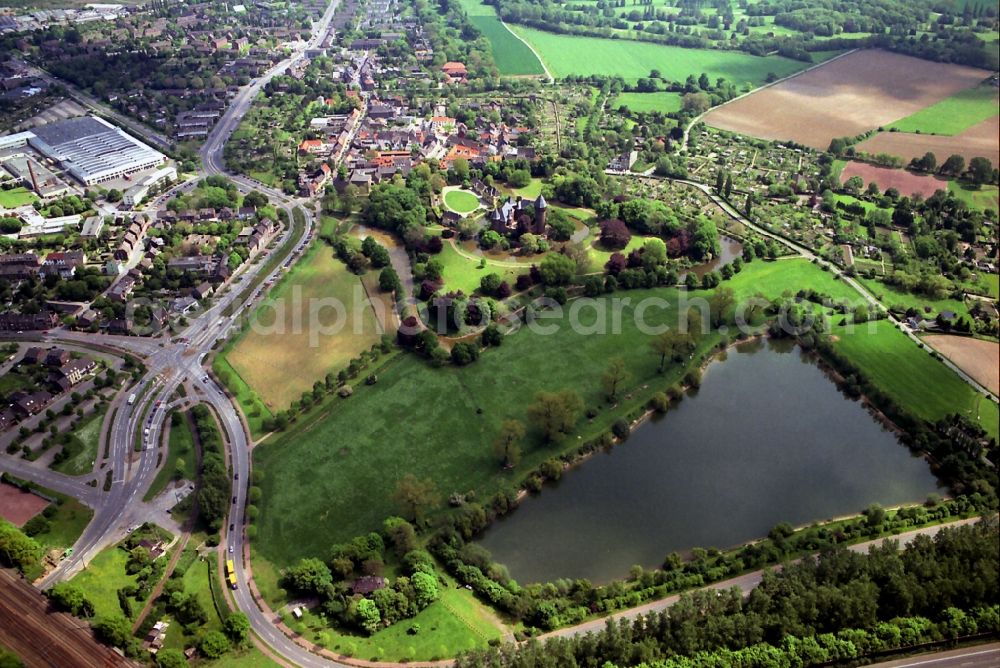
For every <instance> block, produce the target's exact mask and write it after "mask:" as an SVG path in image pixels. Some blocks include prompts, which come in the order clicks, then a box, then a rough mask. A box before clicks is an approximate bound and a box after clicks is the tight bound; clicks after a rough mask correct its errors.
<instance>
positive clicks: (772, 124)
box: [705, 50, 989, 150]
mask: <svg viewBox="0 0 1000 668" xmlns="http://www.w3.org/2000/svg"><path fill="white" fill-rule="evenodd" d="M988 75H989V73H988V72H985V71H983V70H977V69H974V68H971V67H962V66H958V65H945V64H941V63H931V62H927V61H923V60H918V59H916V58H911V57H910V56H903V55H899V54H895V53H888V52H886V51H875V50H864V51H856V52H854V53H851V54H849V55H847V56H844V57H842V58H838V59H836V60H833V61H831V62H829V63H826V64H824V65H823V66H822V67H817V68H816V69H813V70H810V71H809V72H805V73H803V74H801V75H799V76H796V77H793V78H791V79H789V80H787V81H783V82H781V83H779V84H777V85H775V86H771V87H769V88H766V89H764V90H761V91H758V92H756V93H754V94H753V95H750V96H747V97H745V98H742V99H740V100H736V101H735V102H732V103H730V104H727V105H725V106H722V107H719V108H718V109H715V110H713V111H711V112H709V113H708V115H706V116H705V122H706V123H707V124H708V125H711V126H713V127H717V128H721V129H723V130H731V131H734V132H739V133H742V134H748V135H751V136H754V137H761V138H764V139H774V140H794V141H796V142H798V143H800V144H805V145H806V146H811V147H813V148H817V149H821V150H825V149H826V148H827V147H828V146H829V144H830V140H831V139H833V138H835V137H853V136H855V135H858V134H861V133H863V132H867V131H869V130H872V129H874V128H877V127H880V126H884V125H888V124H889V123H891V122H893V121H895V120H897V119H899V118H901V117H905V116H909V115H911V114H914V113H916V112H917V111H919V110H921V109H923V108H925V107H927V106H929V105H932V104H934V103H936V102H939V101H941V100H943V99H945V98H947V97H949V96H950V95H953V94H955V93H957V92H959V91H962V90H964V89H967V88H970V87H972V86H975V85H976V84H978V83H979V82H980V81H982V80H983V79H984V78H985V77H986V76H988Z"/></svg>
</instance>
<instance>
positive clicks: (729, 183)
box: [722, 174, 733, 199]
mask: <svg viewBox="0 0 1000 668" xmlns="http://www.w3.org/2000/svg"><path fill="white" fill-rule="evenodd" d="M722 192H723V195H724V196H725V198H726V199H729V198H730V197H731V196H732V194H733V175H732V174H726V185H725V186H724V187H723V189H722Z"/></svg>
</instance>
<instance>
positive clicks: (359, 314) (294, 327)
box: [225, 244, 381, 410]
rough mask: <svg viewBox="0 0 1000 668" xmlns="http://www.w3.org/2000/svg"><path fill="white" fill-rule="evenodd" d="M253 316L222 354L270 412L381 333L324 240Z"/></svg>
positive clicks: (336, 368)
mask: <svg viewBox="0 0 1000 668" xmlns="http://www.w3.org/2000/svg"><path fill="white" fill-rule="evenodd" d="M319 300H325V301H323V302H320V301H319ZM251 321H252V323H254V324H253V326H251V327H250V329H248V330H247V331H245V332H244V333H243V334H242V335H241V338H240V339H239V340H238V342H237V343H236V344H235V345H234V346H233V347H232V348H231V349H227V351H226V352H225V358H226V360H227V361H228V363H229V364H230V365H232V368H233V370H234V371H235V372H236V373H237V374H238V375H239V377H240V378H241V379H243V381H244V382H246V383H247V385H248V386H249V387H250V388H251V389H252V390H253V391H254V392H256V393H257V394H258V395H259V396H260V397H261V399H263V401H264V403H265V404H266V405H267V407H268V408H269V409H270V410H276V409H284V408H286V407H287V406H288V405H289V404H290V403H291V402H292V401H294V400H296V399H298V398H299V396H301V394H302V393H303V392H304V391H306V390H309V389H311V388H312V386H313V383H314V382H316V381H318V380H322V379H323V378H324V377H325V376H326V374H327V373H329V372H331V371H332V372H334V373H336V372H337V371H339V370H340V369H342V368H343V367H345V366H347V363H348V362H349V361H350V360H351V359H352V358H354V357H355V356H356V355H357V354H358V353H360V352H361V351H363V350H367V349H368V348H369V347H371V345H372V344H373V343H375V342H376V341H378V340H379V337H380V336H381V332H380V331H379V330H378V326H377V324H376V322H375V314H374V312H373V310H372V308H371V306H370V303H369V301H368V298H367V297H366V295H365V291H364V288H363V287H362V286H361V281H360V280H359V279H358V277H357V276H355V275H354V274H352V273H350V272H349V271H348V270H347V268H346V267H345V266H344V265H343V264H342V263H340V262H338V261H337V260H335V259H334V258H333V257H332V250H331V249H330V248H329V247H328V246H326V245H324V244H316V245H314V246H313V247H312V248H311V249H310V250H309V251H308V253H307V254H306V256H305V257H303V258H302V259H301V260H300V261H299V262H298V263H297V264H296V265H295V268H294V269H293V270H292V271H291V273H289V274H288V275H287V276H286V277H285V278H284V280H282V281H281V283H280V284H279V285H278V286H277V288H275V289H274V290H272V292H271V293H270V295H269V297H268V299H267V300H266V301H265V302H263V303H262V304H261V306H260V307H259V308H258V309H257V312H256V313H255V314H254V317H253V318H251ZM311 323H315V325H314V326H313V325H311ZM323 328H326V329H325V330H324V331H325V332H333V330H337V331H336V335H335V336H334V335H332V334H330V333H324V331H320V330H321V329H323Z"/></svg>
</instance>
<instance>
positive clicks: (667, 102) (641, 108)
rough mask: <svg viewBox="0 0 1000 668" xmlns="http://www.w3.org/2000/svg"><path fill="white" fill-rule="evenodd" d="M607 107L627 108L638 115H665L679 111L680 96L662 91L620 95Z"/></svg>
mask: <svg viewBox="0 0 1000 668" xmlns="http://www.w3.org/2000/svg"><path fill="white" fill-rule="evenodd" d="M609 106H610V107H611V108H612V109H620V108H621V107H628V109H629V111H633V112H635V113H639V114H642V113H647V112H651V111H659V112H661V113H664V114H666V113H669V112H672V111H680V109H681V94H680V93H667V92H662V91H661V92H659V93H621V94H619V95H618V96H616V97H615V98H614V99H613V100H612V101H611V103H610V105H609Z"/></svg>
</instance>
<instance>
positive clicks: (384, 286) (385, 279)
mask: <svg viewBox="0 0 1000 668" xmlns="http://www.w3.org/2000/svg"><path fill="white" fill-rule="evenodd" d="M378 288H379V290H381V291H382V292H396V293H399V292H401V291H402V288H403V285H402V284H401V283H400V282H399V274H397V273H396V270H395V269H393V268H392V267H385V268H383V269H382V271H380V272H379V275H378Z"/></svg>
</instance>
